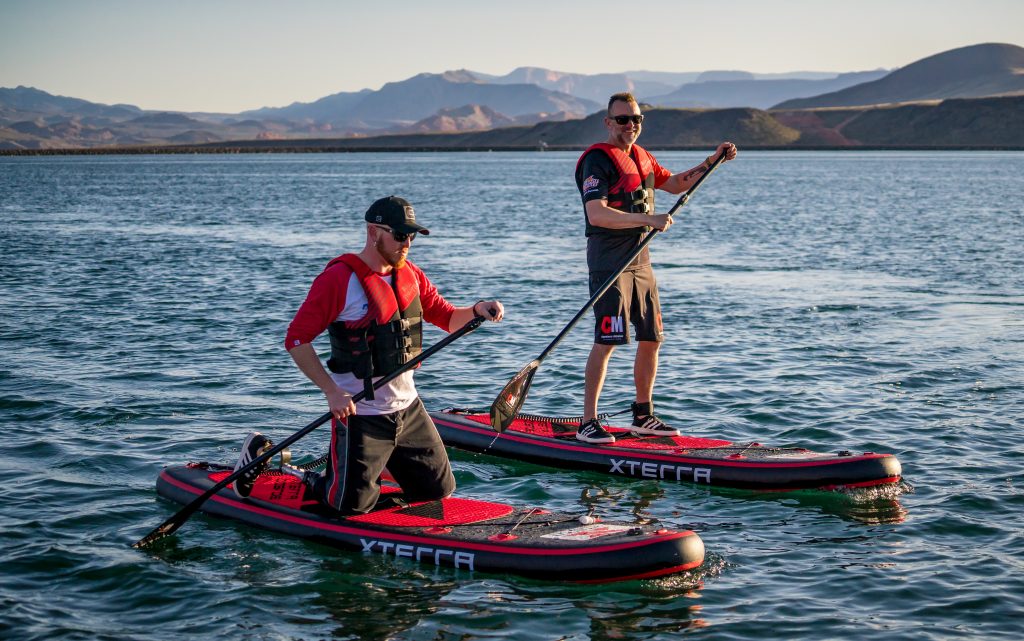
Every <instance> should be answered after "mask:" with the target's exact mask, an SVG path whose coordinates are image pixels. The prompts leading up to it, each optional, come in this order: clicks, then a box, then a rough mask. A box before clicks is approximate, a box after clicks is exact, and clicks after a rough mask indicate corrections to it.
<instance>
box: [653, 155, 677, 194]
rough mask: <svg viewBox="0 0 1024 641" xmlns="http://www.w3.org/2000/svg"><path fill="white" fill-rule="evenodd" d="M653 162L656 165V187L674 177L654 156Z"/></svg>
mask: <svg viewBox="0 0 1024 641" xmlns="http://www.w3.org/2000/svg"><path fill="white" fill-rule="evenodd" d="M651 164H652V165H653V167H654V187H655V188H658V187H661V186H662V185H664V184H665V181H666V180H668V179H669V178H671V177H672V172H671V171H669V170H668V169H665V168H664V167H662V166H661V165H659V164H658V161H657V160H655V159H654V156H651Z"/></svg>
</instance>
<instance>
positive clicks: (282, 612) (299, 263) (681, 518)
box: [0, 150, 1024, 641]
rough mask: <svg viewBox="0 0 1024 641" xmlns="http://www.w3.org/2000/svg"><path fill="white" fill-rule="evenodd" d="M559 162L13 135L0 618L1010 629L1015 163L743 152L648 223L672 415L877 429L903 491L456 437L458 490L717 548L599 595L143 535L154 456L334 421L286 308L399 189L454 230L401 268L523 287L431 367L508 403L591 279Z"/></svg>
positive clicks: (354, 558)
mask: <svg viewBox="0 0 1024 641" xmlns="http://www.w3.org/2000/svg"><path fill="white" fill-rule="evenodd" d="M705 155H707V154H706V152H699V153H698V152H692V153H688V152H672V153H667V152H666V153H660V154H658V157H659V160H660V161H661V162H662V163H663V164H665V165H666V166H667V167H670V168H674V169H682V168H687V167H690V166H692V165H695V164H697V163H698V162H699V161H700V160H702V159H703V158H704V156H705ZM575 159H576V154H570V153H519V154H514V153H507V154H506V153H450V154H399V153H395V154H310V155H266V156H258V155H248V156H149V157H146V156H131V157H126V156H97V157H40V158H0V306H2V307H0V309H2V314H0V421H2V429H3V435H4V439H3V447H0V483H2V487H3V490H2V497H3V498H2V502H0V516H2V519H0V568H2V572H0V602H2V606H3V607H2V610H0V636H2V637H4V638H10V639H172V638H174V639H177V638H194V639H215V638H229V639H268V640H269V639H323V638H338V639H382V638H389V639H424V640H425V639H461V640H469V639H496V638H501V639H517V640H521V639H573V640H581V639H671V638H677V637H678V636H679V635H681V634H684V633H685V634H687V635H691V636H692V637H693V638H707V639H751V638H755V637H756V638H759V639H780V640H789V639H812V640H818V639H820V640H823V641H824V640H831V639H863V638H878V639H887V640H888V639H936V640H937V639H1020V638H1022V636H1024V578H1022V577H1024V516H1022V515H1024V493H1022V491H1024V476H1022V472H1024V447H1022V445H1021V416H1022V415H1024V209H1022V201H1024V154H1020V153H995V152H993V153H983V152H976V153H953V152H944V153H925V152H920V153H917V152H915V153H911V152H842V153H831V152H760V153H756V152H745V151H743V150H741V151H740V157H739V159H738V160H737V161H736V162H732V163H729V164H727V165H725V166H723V167H722V168H721V169H720V170H719V171H718V172H716V174H715V175H714V176H712V177H711V178H710V179H709V180H708V181H707V183H705V185H704V186H703V187H702V188H701V190H700V191H699V192H698V193H697V194H696V195H695V196H694V198H693V200H692V201H691V202H690V204H689V205H688V206H687V207H686V208H685V209H684V210H683V212H682V213H681V214H680V215H679V216H678V217H677V223H676V224H675V225H674V226H673V228H672V229H671V231H670V232H669V233H667V234H664V235H662V236H659V237H658V238H657V239H655V241H654V242H653V244H652V253H653V259H654V262H655V269H656V271H657V274H658V277H659V285H660V289H661V298H662V304H663V307H664V319H665V325H666V333H667V342H666V344H665V346H664V347H663V349H662V352H661V371H660V377H659V381H658V387H657V390H656V397H655V399H656V403H657V406H658V411H659V414H661V415H662V416H663V417H664V418H665V419H667V420H669V421H670V422H672V423H674V424H676V425H678V426H680V427H682V428H684V430H685V431H687V432H690V433H695V434H698V435H703V436H709V437H723V438H728V439H731V440H737V441H744V442H745V441H750V440H757V441H760V442H762V443H765V444H774V445H801V446H807V447H811V448H814V449H821V450H824V451H833V450H837V449H850V450H854V451H869V450H870V451H884V452H892V453H894V454H896V455H897V456H898V457H899V458H900V460H901V461H902V463H903V470H904V474H905V477H906V484H905V485H904V486H902V488H901V490H900V492H898V493H889V494H885V495H876V494H861V495H855V496H845V495H838V494H827V493H802V494H757V493H751V492H737V491H723V490H709V489H707V488H703V487H695V486H687V485H669V484H660V483H657V482H654V481H638V480H628V479H622V478H611V477H607V476H603V475H600V474H592V473H579V472H572V471H565V470H556V469H549V468H545V467H541V466H536V465H528V464H520V463H516V462H512V461H506V460H501V459H497V458H491V457H487V456H480V455H471V454H467V453H460V452H452V458H453V463H454V467H455V472H456V478H457V481H458V484H459V490H458V492H459V494H461V495H463V496H474V497H480V498H484V499H494V500H501V501H508V502H514V503H517V504H521V505H540V506H544V507H546V508H549V509H555V510H560V511H568V512H581V511H583V510H584V508H585V507H587V506H591V505H592V506H595V507H596V509H597V512H598V514H600V515H601V516H603V517H604V518H605V519H619V520H626V521H638V520H641V521H657V522H661V523H664V524H666V525H668V526H670V527H677V528H692V529H694V530H696V531H697V532H698V533H699V534H700V535H701V537H702V538H703V539H704V542H705V544H706V546H707V551H708V554H707V561H706V563H705V564H704V566H702V567H701V568H700V569H699V570H698V571H696V572H693V573H691V574H687V575H681V576H676V577H669V578H664V579H660V580H654V581H645V582H631V583H622V584H612V585H603V586H579V585H575V584H569V583H565V584H563V583H554V582H543V581H530V580H524V579H520V578H516V577H512V576H501V575H491V574H473V573H468V572H464V571H455V570H450V569H445V568H440V569H438V568H434V567H426V566H420V565H416V564H414V563H411V562H407V561H404V560H396V559H393V558H383V557H376V556H363V555H361V554H359V553H358V552H353V551H347V550H336V549H333V548H328V547H324V546H321V545H317V544H313V543H308V542H305V541H301V540H297V539H292V538H289V537H287V536H283V535H278V534H275V533H271V532H267V531H262V530H256V529H252V528H247V527H243V526H241V525H239V524H237V523H235V522H231V521H225V520H219V519H214V518H210V517H206V516H204V515H196V516H194V517H193V518H192V519H191V520H190V521H189V522H188V523H187V524H186V525H185V526H184V527H183V528H182V529H181V530H179V532H178V534H177V535H176V536H175V537H173V539H171V540H170V541H169V542H167V544H165V545H160V546H158V547H155V548H153V549H150V550H143V551H139V550H134V549H132V548H131V547H130V545H131V543H132V542H134V541H135V540H136V539H138V538H139V537H140V536H142V535H144V534H145V533H147V532H149V531H150V530H151V529H152V528H153V527H155V526H156V525H158V524H159V523H160V522H162V521H163V520H164V519H165V518H167V517H168V516H170V515H171V514H172V513H173V512H174V511H176V510H177V509H178V508H177V507H176V506H174V505H172V504H170V503H168V502H166V501H163V500H160V499H158V498H157V497H156V494H155V491H154V482H155V479H156V476H157V474H158V473H159V471H160V469H161V467H163V466H164V465H169V464H177V463H182V462H185V461H190V460H209V461H218V462H231V461H233V460H234V459H235V457H236V456H237V451H238V447H239V446H240V443H241V441H242V438H243V437H244V435H245V434H246V433H247V432H248V431H249V430H252V429H259V430H261V431H263V432H264V433H266V434H268V435H270V436H271V437H272V438H274V439H275V440H281V439H283V438H285V437H286V436H288V435H290V434H291V433H293V432H294V431H296V430H298V429H299V428H301V427H302V426H303V425H305V424H306V423H308V422H309V421H311V420H312V419H313V418H315V417H317V416H319V415H320V414H321V413H322V412H323V411H324V409H325V408H324V403H323V400H322V397H320V396H319V394H318V392H317V390H316V389H315V388H314V387H313V386H312V385H311V384H310V383H308V382H307V381H306V380H305V379H304V377H302V376H301V374H300V373H299V372H298V370H297V369H296V368H295V367H294V365H293V364H292V362H291V359H290V358H288V356H287V354H286V352H285V351H284V349H283V346H282V342H283V336H284V330H285V327H286V326H287V323H288V321H289V320H290V318H291V316H292V314H293V313H294V311H295V309H296V307H297V306H298V304H299V303H300V302H301V301H302V299H303V297H304V295H305V292H306V289H307V288H308V286H309V283H310V282H311V280H312V279H313V277H314V276H315V275H316V274H317V273H318V272H319V271H320V270H321V269H322V267H323V265H324V264H325V263H326V262H327V260H329V259H330V258H332V257H333V256H335V255H337V254H339V253H342V252H344V251H347V250H353V249H354V250H358V249H359V248H361V246H362V237H363V236H362V222H361V218H362V212H363V211H364V210H365V209H366V207H367V205H368V204H369V203H370V202H372V201H373V200H374V199H376V198H378V197H380V196H384V195H388V194H391V193H395V194H398V195H402V196H404V197H406V198H408V199H409V200H410V201H412V203H413V204H414V205H415V206H416V211H417V214H418V217H419V219H420V221H421V222H423V223H424V224H426V225H428V226H429V227H430V228H431V230H432V231H433V232H434V233H433V234H432V235H431V236H430V237H429V238H420V239H417V240H416V242H415V243H414V246H413V254H412V256H413V260H415V261H416V262H417V263H418V264H420V265H421V266H422V267H423V268H424V269H425V270H426V272H427V273H428V274H429V275H430V276H431V278H432V279H433V281H434V282H435V284H436V285H437V286H438V287H439V289H440V290H441V291H442V292H443V293H445V294H446V295H447V297H448V298H449V299H450V300H452V301H453V302H455V303H457V304H463V305H465V304H469V303H471V302H473V301H475V300H477V299H479V298H484V297H491V296H496V297H499V298H501V299H502V300H503V302H504V303H505V306H506V309H507V321H506V322H505V323H502V324H500V325H494V324H487V325H485V326H484V327H483V328H481V329H480V330H478V331H477V332H476V333H474V334H472V335H471V336H469V337H466V338H464V339H462V340H461V341H459V342H458V343H455V344H454V345H452V346H451V347H450V348H449V349H448V350H446V351H445V352H442V353H441V354H439V355H437V356H436V357H435V358H433V359H431V361H430V362H429V363H427V364H426V365H425V366H424V368H422V369H421V370H419V372H418V373H417V382H418V387H419V388H420V390H421V393H422V395H423V397H424V400H425V402H426V403H427V406H428V407H429V408H432V409H440V408H443V407H447V406H452V405H458V406H476V407H486V406H488V405H489V404H490V402H491V400H492V399H493V398H494V396H495V394H496V393H497V392H498V390H500V389H501V387H502V386H503V385H504V384H505V382H507V381H508V379H509V378H510V377H511V376H512V374H514V373H515V372H516V371H517V370H518V369H519V368H520V367H522V366H523V365H525V364H526V363H527V362H529V361H530V360H531V359H533V358H534V357H535V356H537V354H539V353H540V351H541V350H542V349H543V348H544V347H545V346H546V345H547V344H548V343H549V342H550V340H551V339H552V338H554V336H555V335H556V334H557V333H558V332H559V331H560V330H561V329H562V327H563V326H564V325H565V323H566V322H568V320H569V319H570V318H571V317H572V316H573V314H574V313H575V312H576V311H577V310H578V309H579V307H580V306H581V305H582V304H583V302H584V301H585V300H586V299H587V291H586V279H585V265H584V246H585V241H584V238H583V234H582V210H581V206H580V204H579V201H578V195H577V193H576V191H575V186H574V184H573V181H572V173H573V167H574V163H575ZM670 203H671V198H670V197H668V196H666V195H662V196H661V199H660V201H659V209H660V210H661V211H664V210H665V209H666V208H667V207H668V205H669V204H670ZM591 331H592V330H591V325H590V320H589V316H588V317H587V320H585V321H584V322H581V323H580V325H579V326H578V327H577V328H576V329H575V330H573V332H572V333H571V334H570V335H569V337H568V338H567V339H566V340H565V341H563V343H562V344H561V345H559V347H558V349H556V350H555V351H554V352H553V353H552V354H551V355H550V356H549V357H548V358H547V359H546V360H545V361H544V364H543V365H542V367H541V368H540V370H539V372H538V374H537V377H536V378H535V380H534V383H533V386H532V388H531V393H530V397H529V399H528V401H527V404H526V407H525V408H524V411H528V412H533V413H550V414H556V415H574V414H578V413H579V412H580V411H581V404H582V362H583V360H584V359H585V358H586V354H587V352H588V350H589V340H590V336H591ZM440 336H441V333H440V331H439V330H436V329H433V328H431V329H430V330H428V332H427V336H426V341H427V342H428V343H432V342H434V341H436V340H437V339H438V338H439V337H440ZM324 345H325V343H321V347H324ZM631 363H632V348H621V349H620V350H619V351H618V352H617V353H616V355H615V357H614V358H613V361H612V366H611V369H610V372H609V381H608V384H607V386H606V388H605V394H604V397H603V399H602V400H603V402H602V410H603V411H618V410H622V409H626V408H627V407H628V403H629V401H630V400H631V394H632V383H631ZM327 438H328V433H327V431H326V429H323V430H319V431H317V432H314V433H313V434H312V435H310V436H308V437H307V438H306V439H305V440H303V441H300V442H299V443H297V444H296V446H295V447H294V448H293V449H294V450H295V451H296V454H297V455H302V454H308V455H318V454H320V453H322V452H323V451H324V449H325V443H326V439H327Z"/></svg>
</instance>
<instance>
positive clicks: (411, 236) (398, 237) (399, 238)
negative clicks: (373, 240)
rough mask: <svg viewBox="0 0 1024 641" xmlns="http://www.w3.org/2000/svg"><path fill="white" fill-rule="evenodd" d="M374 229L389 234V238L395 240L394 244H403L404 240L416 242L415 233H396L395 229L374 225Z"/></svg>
mask: <svg viewBox="0 0 1024 641" xmlns="http://www.w3.org/2000/svg"><path fill="white" fill-rule="evenodd" d="M374 227H379V228H380V229H383V230H385V231H389V232H391V237H392V238H394V239H395V242H396V243H404V242H405V241H406V240H409V241H413V240H416V232H412V233H406V232H404V231H398V230H397V229H391V228H390V227H385V226H384V225H374Z"/></svg>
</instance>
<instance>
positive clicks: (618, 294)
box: [590, 266, 665, 345]
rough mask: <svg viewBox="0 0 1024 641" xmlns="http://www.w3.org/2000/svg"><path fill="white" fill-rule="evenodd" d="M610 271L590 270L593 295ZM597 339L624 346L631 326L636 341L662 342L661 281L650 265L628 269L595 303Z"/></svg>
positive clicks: (595, 336)
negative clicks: (659, 281) (659, 291)
mask: <svg viewBox="0 0 1024 641" xmlns="http://www.w3.org/2000/svg"><path fill="white" fill-rule="evenodd" d="M611 274H612V273H611V272H591V273H590V295H591V296H593V295H594V292H596V291H597V290H598V289H600V287H601V285H603V284H604V282H605V281H606V280H608V277H609V276H611ZM594 316H595V320H596V323H595V326H594V342H595V343H598V344H600V345H625V344H626V343H628V342H629V340H630V336H629V326H630V325H633V328H634V329H635V330H636V340H638V341H653V342H656V343H660V342H662V341H663V340H664V339H665V330H664V327H662V324H661V303H660V302H659V301H658V283H657V281H656V280H655V278H654V270H653V269H651V267H650V266H646V267H641V268H640V269H637V270H626V271H624V272H622V273H621V274H619V277H618V278H617V279H615V282H614V283H613V284H612V286H611V287H609V288H608V291H606V292H605V293H604V295H603V296H601V298H599V299H597V303H595V304H594Z"/></svg>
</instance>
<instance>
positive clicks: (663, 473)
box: [608, 458, 711, 485]
mask: <svg viewBox="0 0 1024 641" xmlns="http://www.w3.org/2000/svg"><path fill="white" fill-rule="evenodd" d="M608 460H609V462H610V463H611V464H612V466H611V469H610V470H608V471H609V472H611V473H612V474H622V475H624V476H634V477H638V478H643V479H674V480H676V481H684V480H685V481H689V480H691V479H692V481H693V482H694V483H707V484H709V485H710V484H711V470H710V469H709V468H706V467H690V466H689V465H668V464H666V463H650V462H642V461H630V460H629V459H624V458H621V459H614V458H613V459H608Z"/></svg>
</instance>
